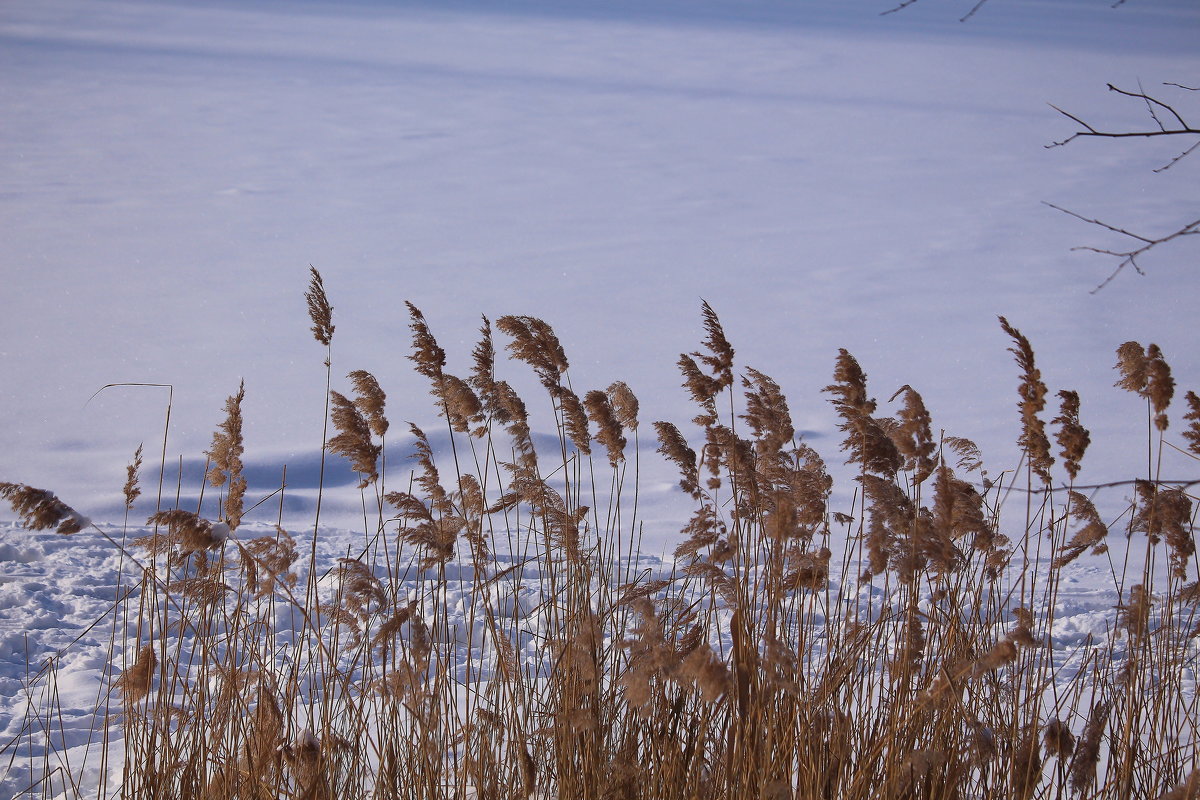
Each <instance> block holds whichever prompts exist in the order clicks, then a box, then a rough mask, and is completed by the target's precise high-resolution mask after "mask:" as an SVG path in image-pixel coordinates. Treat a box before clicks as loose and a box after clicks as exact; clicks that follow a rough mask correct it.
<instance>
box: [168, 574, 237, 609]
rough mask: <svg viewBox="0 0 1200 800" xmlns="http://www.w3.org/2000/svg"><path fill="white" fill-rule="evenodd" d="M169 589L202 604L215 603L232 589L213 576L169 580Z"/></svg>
mask: <svg viewBox="0 0 1200 800" xmlns="http://www.w3.org/2000/svg"><path fill="white" fill-rule="evenodd" d="M171 591H172V592H175V593H176V594H178V595H179V596H180V597H186V598H187V599H189V600H192V601H193V602H196V603H198V604H200V605H202V606H210V605H212V604H214V603H216V602H217V601H218V600H220V599H221V597H223V596H224V595H225V593H226V592H232V591H234V589H233V587H231V586H230V585H229V584H227V583H223V582H222V581H218V580H216V579H214V578H208V577H200V578H180V579H177V580H174V581H172V582H171Z"/></svg>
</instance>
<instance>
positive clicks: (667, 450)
mask: <svg viewBox="0 0 1200 800" xmlns="http://www.w3.org/2000/svg"><path fill="white" fill-rule="evenodd" d="M654 430H656V431H657V432H658V452H659V453H661V454H662V455H663V456H665V457H666V458H667V460H668V461H672V462H674V464H675V466H677V467H679V473H680V475H681V477H680V479H679V487H680V488H681V489H683V491H685V492H687V493H688V494H690V495H691V496H692V497H694V498H695V499H697V500H699V499H700V469H699V465H698V463H697V460H696V451H695V450H693V449H692V448H690V447H688V443H687V440H686V439H684V438H683V434H682V433H680V432H679V429H678V428H676V427H675V426H674V425H672V424H671V423H669V422H656V423H654Z"/></svg>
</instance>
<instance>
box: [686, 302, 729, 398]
mask: <svg viewBox="0 0 1200 800" xmlns="http://www.w3.org/2000/svg"><path fill="white" fill-rule="evenodd" d="M700 315H701V316H702V317H703V318H704V332H705V334H707V335H706V336H705V339H704V342H703V344H704V347H705V349H706V350H708V352H707V353H700V352H696V353H692V355H693V356H695V357H696V358H698V359H700V361H701V362H702V363H703V364H704V365H705V366H706V367H708V368H709V370H710V371H711V372H712V374H713V378H715V379H716V383H717V391H720V390H721V389H724V388H725V387H726V386H732V385H733V346H732V345H730V344H729V340H728V339H726V338H725V330H724V329H723V328H722V327H721V320H720V319H719V318H718V317H717V312H715V311H713V309H712V306H710V305H709V304H708V301H707V300H701V301H700Z"/></svg>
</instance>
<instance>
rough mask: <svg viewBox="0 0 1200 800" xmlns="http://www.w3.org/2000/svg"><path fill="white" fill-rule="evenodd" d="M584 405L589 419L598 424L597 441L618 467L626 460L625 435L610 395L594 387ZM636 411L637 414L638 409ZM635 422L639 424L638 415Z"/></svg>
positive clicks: (614, 465)
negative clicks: (622, 432)
mask: <svg viewBox="0 0 1200 800" xmlns="http://www.w3.org/2000/svg"><path fill="white" fill-rule="evenodd" d="M614 385H615V384H614ZM622 385H623V384H622ZM634 402H635V403H636V401H634ZM583 406H584V408H585V409H586V410H587V416H588V419H590V420H591V421H592V423H593V424H594V425H595V426H596V441H597V442H599V443H600V444H601V445H602V446H603V447H604V449H605V451H606V452H607V453H608V463H609V465H610V466H612V467H616V466H617V464H618V463H620V462H621V461H624V460H625V437H624V436H622V435H621V421H620V419H619V418H618V413H617V410H616V409H615V408H614V407H613V405H612V401H611V399H610V395H608V394H605V393H604V392H602V391H600V390H599V389H593V390H592V391H590V392H588V393H587V394H586V395H584V398H583ZM635 408H636V406H635ZM634 413H635V415H636V411H635V412H634ZM633 424H634V426H636V425H637V419H636V416H635V418H634V423H633Z"/></svg>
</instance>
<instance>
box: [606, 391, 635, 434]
mask: <svg viewBox="0 0 1200 800" xmlns="http://www.w3.org/2000/svg"><path fill="white" fill-rule="evenodd" d="M605 391H606V392H607V393H608V399H609V402H610V403H612V407H613V410H614V411H615V412H616V415H617V421H618V422H620V423H621V425H622V426H623V427H624V428H625V430H628V431H636V430H637V427H638V399H637V397H636V396H635V395H634V393H633V390H632V389H630V388H629V386H628V385H627V384H626V383H625V382H624V381H613V383H612V384H610V385H609V387H608V389H606V390H605Z"/></svg>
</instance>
